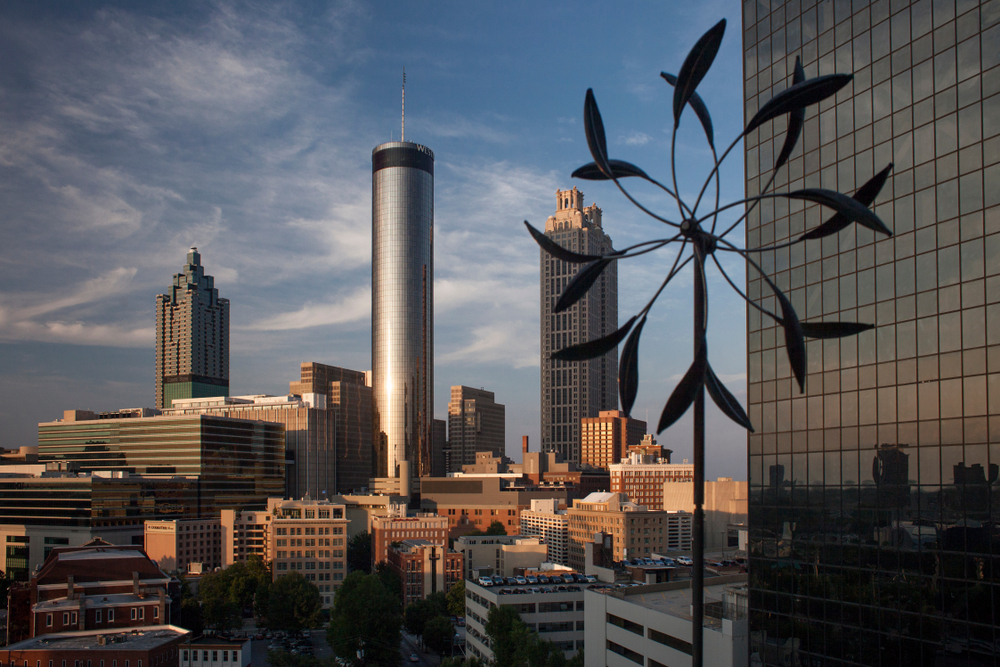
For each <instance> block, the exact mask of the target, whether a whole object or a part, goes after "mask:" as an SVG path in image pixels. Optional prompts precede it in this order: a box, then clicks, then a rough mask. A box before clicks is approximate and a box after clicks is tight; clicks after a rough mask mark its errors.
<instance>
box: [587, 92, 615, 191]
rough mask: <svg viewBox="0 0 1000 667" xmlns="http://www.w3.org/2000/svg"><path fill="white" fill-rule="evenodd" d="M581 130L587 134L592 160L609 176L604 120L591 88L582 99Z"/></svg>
mask: <svg viewBox="0 0 1000 667" xmlns="http://www.w3.org/2000/svg"><path fill="white" fill-rule="evenodd" d="M583 130H584V132H585V133H586V135H587V146H588V147H589V148H590V154H591V155H592V156H594V162H596V163H597V166H598V168H600V170H601V171H603V172H604V173H605V174H607V175H608V177H610V176H611V168H610V167H609V166H608V140H607V138H606V137H605V136H604V121H603V120H601V111H600V110H599V109H598V108H597V100H595V99H594V90H593V88H588V89H587V97H586V98H585V99H584V101H583Z"/></svg>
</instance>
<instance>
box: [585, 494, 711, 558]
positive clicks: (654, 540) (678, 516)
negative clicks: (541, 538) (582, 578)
mask: <svg viewBox="0 0 1000 667" xmlns="http://www.w3.org/2000/svg"><path fill="white" fill-rule="evenodd" d="M566 514H567V516H568V517H569V522H568V523H569V526H568V532H569V565H570V567H573V568H576V569H579V570H583V569H584V547H585V545H586V544H587V543H588V542H591V541H592V540H593V537H594V534H595V533H599V532H600V533H606V534H608V535H610V536H611V537H612V550H613V557H614V559H615V560H616V561H620V560H622V559H623V558H625V557H633V556H649V555H650V554H654V553H660V554H662V553H665V552H668V551H689V550H690V549H691V518H692V515H691V514H689V513H688V512H683V511H663V510H659V511H653V510H647V509H646V508H645V507H643V506H641V505H636V504H635V503H632V502H629V500H628V497H627V496H625V494H621V493H592V494H590V495H589V496H587V497H586V498H584V499H583V500H576V501H574V503H573V506H572V507H570V508H569V510H567V512H566Z"/></svg>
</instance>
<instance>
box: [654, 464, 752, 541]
mask: <svg viewBox="0 0 1000 667" xmlns="http://www.w3.org/2000/svg"><path fill="white" fill-rule="evenodd" d="M662 488H663V509H665V510H681V511H684V512H694V484H692V483H678V482H666V483H664V484H663V487H662ZM748 493H749V484H748V483H747V482H735V481H733V479H732V478H731V477H720V478H718V479H717V480H716V481H714V482H705V504H704V508H705V548H706V549H737V548H739V536H738V534H737V529H735V528H734V526H735V524H743V525H744V526H745V525H746V523H747V500H748Z"/></svg>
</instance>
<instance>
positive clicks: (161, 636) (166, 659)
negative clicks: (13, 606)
mask: <svg viewBox="0 0 1000 667" xmlns="http://www.w3.org/2000/svg"><path fill="white" fill-rule="evenodd" d="M189 636H190V632H188V631H187V630H185V629H184V628H180V627H177V626H175V625H152V626H146V627H143V628H135V629H133V630H128V631H124V630H105V631H95V630H88V631H84V632H79V631H78V632H58V633H51V634H46V635H45V636H44V637H33V638H30V639H25V640H22V641H19V642H17V643H14V644H10V645H9V646H6V647H4V648H0V664H4V665H17V666H18V667H21V666H22V665H35V667H41V665H52V666H53V667H54V666H55V665H75V666H77V667H79V666H81V665H83V664H87V665H93V666H100V665H104V666H105V667H131V666H133V665H134V666H135V667H144V666H145V665H148V666H149V667H154V666H157V667H173V666H175V665H178V661H179V657H180V653H181V648H180V647H181V646H182V644H183V642H184V641H185V640H186V639H187V638H188V637H189ZM216 664H217V665H219V667H241V665H239V664H233V663H229V665H225V664H220V663H216Z"/></svg>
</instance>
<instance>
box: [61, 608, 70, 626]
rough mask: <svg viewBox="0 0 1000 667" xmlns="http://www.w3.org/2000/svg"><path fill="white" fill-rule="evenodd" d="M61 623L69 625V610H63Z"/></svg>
mask: <svg viewBox="0 0 1000 667" xmlns="http://www.w3.org/2000/svg"><path fill="white" fill-rule="evenodd" d="M62 624H63V625H69V612H68V611H64V612H63V622H62Z"/></svg>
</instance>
